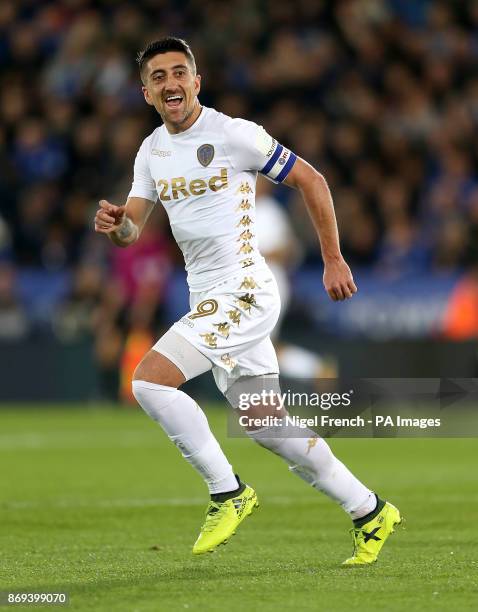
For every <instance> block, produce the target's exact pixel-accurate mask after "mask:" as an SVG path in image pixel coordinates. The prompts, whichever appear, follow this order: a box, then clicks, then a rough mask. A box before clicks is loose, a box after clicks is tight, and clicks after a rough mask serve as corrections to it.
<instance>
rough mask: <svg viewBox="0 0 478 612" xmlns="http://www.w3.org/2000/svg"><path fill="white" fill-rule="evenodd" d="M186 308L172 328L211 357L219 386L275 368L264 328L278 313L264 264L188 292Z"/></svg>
mask: <svg viewBox="0 0 478 612" xmlns="http://www.w3.org/2000/svg"><path fill="white" fill-rule="evenodd" d="M189 302H190V307H191V310H190V312H188V313H187V314H186V315H185V316H184V317H182V318H181V319H180V320H179V321H177V322H176V323H174V325H173V326H172V328H171V330H172V331H174V332H176V333H178V334H180V335H181V336H183V337H184V338H185V339H186V340H187V341H188V342H189V343H190V344H192V345H193V346H194V347H195V348H196V349H197V350H198V351H200V352H201V353H202V354H203V355H204V356H205V357H206V358H207V359H209V361H210V362H211V363H212V372H213V375H214V379H215V381H216V384H217V386H218V388H219V389H220V391H222V393H225V392H226V391H227V389H228V388H229V387H230V386H231V385H232V384H233V383H234V382H235V381H236V380H237V379H238V378H240V377H241V376H259V375H262V374H278V373H279V365H278V363H277V356H276V353H275V349H274V346H273V344H272V342H271V339H270V337H269V334H270V333H271V331H272V330H273V328H274V326H275V324H276V322H277V320H278V318H279V313H280V297H279V291H278V288H277V283H276V280H275V278H274V275H273V274H272V272H271V271H270V269H269V268H268V267H267V266H261V268H259V269H257V268H254V269H253V270H252V271H251V272H248V270H247V268H246V269H245V270H244V273H243V274H241V275H240V276H236V277H234V278H229V279H227V280H225V281H224V282H222V283H219V284H218V285H216V286H215V287H213V288H212V289H209V290H208V291H202V292H193V293H191V294H190V300H189Z"/></svg>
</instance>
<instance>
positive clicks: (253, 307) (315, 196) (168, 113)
mask: <svg viewBox="0 0 478 612" xmlns="http://www.w3.org/2000/svg"><path fill="white" fill-rule="evenodd" d="M138 64H139V70H140V74H141V79H142V83H143V87H142V91H143V94H144V98H145V100H146V102H147V104H149V105H151V106H154V108H155V109H156V111H157V112H158V113H159V114H160V115H161V119H162V120H163V125H162V126H161V127H158V128H156V129H155V130H154V132H153V133H152V134H151V135H150V136H148V137H147V138H146V139H145V140H144V141H143V143H142V144H141V147H140V148H139V151H138V154H137V157H136V161H135V165H134V178H133V185H132V188H131V191H130V193H129V196H128V199H127V202H126V204H125V205H124V206H116V205H114V204H111V203H110V202H108V201H106V200H101V201H100V206H99V209H98V211H97V213H96V217H95V230H96V231H97V232H100V233H103V234H107V235H108V237H109V238H110V239H111V240H112V242H113V243H114V244H115V245H117V246H120V247H127V246H129V245H130V244H133V243H134V242H136V241H137V240H138V238H139V237H140V235H141V231H142V229H143V227H144V225H145V223H146V221H147V219H148V216H149V215H150V213H151V211H152V210H153V208H154V206H155V204H156V201H157V200H158V199H159V200H160V201H161V204H162V205H163V206H164V208H165V209H166V212H167V214H168V217H169V222H170V224H171V229H172V232H173V235H174V237H175V239H176V241H177V243H178V245H179V247H180V248H181V250H182V252H183V255H184V260H185V265H186V270H187V274H188V285H189V289H190V307H191V310H190V311H189V312H188V313H187V314H186V315H185V316H183V317H182V318H181V319H180V320H179V321H177V322H176V323H175V324H174V325H173V326H172V327H171V329H170V330H169V331H167V332H166V333H165V334H164V336H162V337H161V338H160V339H159V340H158V341H157V343H156V344H155V345H154V346H153V347H152V349H151V350H150V351H148V352H147V353H146V355H145V356H144V358H143V359H142V361H141V363H140V364H139V365H138V367H137V369H136V371H135V373H134V376H133V393H134V396H135V397H136V399H137V401H138V402H139V403H140V404H141V406H142V408H143V409H144V410H145V412H147V413H148V414H149V415H150V416H151V417H152V418H153V419H154V420H155V421H157V422H158V423H159V424H160V425H161V427H162V428H163V429H164V431H165V432H166V434H167V435H168V437H169V438H170V439H171V440H172V442H174V444H175V445H176V446H177V447H178V449H179V450H180V452H181V453H182V455H183V457H184V458H185V459H186V461H188V462H189V463H190V464H191V465H192V466H193V467H194V468H195V469H196V470H197V471H198V472H199V474H200V475H201V476H202V478H203V479H204V481H205V483H206V484H207V486H208V489H209V493H210V496H211V501H210V503H209V505H208V508H207V511H206V519H205V522H204V525H203V526H202V528H201V531H200V534H199V537H198V539H197V541H196V543H195V544H194V547H193V553H194V554H201V553H205V552H209V551H213V550H214V549H215V548H216V547H217V546H218V545H219V544H223V543H225V542H226V541H227V540H228V538H229V537H230V536H231V535H232V534H233V533H235V530H236V528H237V527H238V525H239V524H240V523H241V522H242V521H243V520H244V519H245V518H246V517H247V516H248V515H250V514H251V512H252V511H253V509H254V508H255V507H257V506H258V501H257V495H256V492H255V491H254V489H253V488H252V487H250V486H249V485H246V484H244V483H243V482H241V480H240V478H239V477H238V476H237V475H235V474H234V471H233V469H232V467H231V465H230V464H229V462H228V460H227V458H226V456H225V455H224V453H223V451H222V449H221V447H220V446H219V444H218V442H217V440H216V438H215V437H214V435H213V433H212V432H211V430H210V428H209V424H208V421H207V419H206V416H205V415H204V413H203V411H202V410H201V408H200V407H199V406H198V405H197V404H196V402H195V401H194V400H193V399H192V398H191V397H189V396H188V395H187V394H186V393H184V392H183V391H180V390H179V387H180V386H181V385H182V384H183V383H184V382H185V381H186V380H190V379H191V378H194V377H195V376H199V375H200V374H202V373H204V372H206V371H208V370H210V369H212V371H213V374H214V378H215V381H216V384H217V386H218V388H219V389H220V390H221V391H222V392H223V394H224V395H225V397H226V398H227V399H228V401H229V402H230V403H231V404H232V406H233V407H234V408H237V406H238V402H237V392H236V391H235V389H236V390H237V385H240V388H241V390H242V391H244V389H248V388H250V389H251V390H257V388H258V385H259V386H261V385H262V384H270V381H271V380H272V381H274V380H275V381H276V383H275V388H276V389H277V391H278V390H279V387H278V383H277V377H278V371H279V369H278V365H277V358H276V355H275V352H274V348H273V346H272V343H271V340H270V338H269V334H270V332H271V330H272V329H273V327H274V325H275V323H276V321H277V318H278V314H279V310H280V300H279V297H278V291H277V285H276V282H275V279H274V277H273V275H272V273H271V271H270V269H269V268H268V267H267V265H266V263H265V261H264V259H263V257H262V256H261V254H260V253H259V252H258V249H257V241H256V236H255V232H254V195H255V182H256V177H257V172H260V173H261V174H263V175H264V176H266V177H267V178H269V179H271V180H272V181H274V182H276V183H285V184H286V185H289V186H290V187H292V188H295V189H298V190H299V191H300V193H301V195H302V197H303V200H304V202H305V205H306V207H307V209H308V212H309V214H310V216H311V218H312V222H313V224H314V226H315V228H316V230H317V233H318V236H319V239H320V245H321V250H322V256H323V260H324V266H325V269H324V277H323V281H324V286H325V289H326V291H327V292H328V294H329V296H330V298H331V299H332V300H334V301H337V300H345V299H348V298H351V297H352V296H353V294H354V293H355V292H356V291H357V288H356V286H355V284H354V281H353V278H352V274H351V271H350V269H349V267H348V265H347V263H346V262H345V261H344V259H343V257H342V255H341V253H340V247H339V239H338V232H337V225H336V220H335V214H334V209H333V204H332V199H331V195H330V192H329V189H328V187H327V183H326V181H325V179H324V177H323V176H322V175H321V174H320V173H319V172H317V171H316V170H315V169H314V168H312V167H311V166H310V165H309V164H307V163H306V162H305V161H304V160H302V159H300V158H299V157H297V156H296V155H295V154H294V153H293V152H292V151H289V150H288V149H287V148H286V147H284V146H282V145H281V144H279V143H278V142H277V141H276V140H275V139H274V138H273V137H272V136H270V135H269V134H268V133H267V132H266V131H265V130H264V129H263V128H262V127H260V126H258V125H256V124H255V123H252V122H250V121H246V120H244V119H232V118H231V117H228V116H226V115H223V114H222V113H220V112H218V111H216V110H214V109H212V108H206V107H204V106H202V105H201V104H200V102H199V100H198V94H199V91H200V86H201V77H200V76H199V75H198V74H197V72H196V64H195V60H194V56H193V54H192V52H191V49H190V48H189V46H188V45H187V43H186V42H184V41H183V40H180V39H177V38H173V37H168V38H164V39H162V40H158V41H155V42H152V43H150V44H149V45H148V46H147V47H146V49H145V50H144V51H142V52H141V53H140V54H139V56H138ZM270 231H271V232H273V231H274V228H273V227H271V228H270ZM266 378H267V380H268V381H269V382H268V383H265V382H263V381H265V380H266ZM247 414H248V416H249V417H251V419H252V418H255V417H265V416H267V415H271V416H277V415H278V414H279V416H281V414H280V413H277V411H276V407H275V406H268V405H260V406H251V407H249V410H248V411H247ZM282 414H283V413H282ZM247 433H248V435H249V436H250V437H251V438H252V439H253V440H255V441H256V442H257V443H259V444H260V445H261V446H263V447H265V448H267V449H269V450H271V451H272V452H273V453H276V454H277V455H280V456H281V457H282V458H283V459H284V460H285V461H286V462H287V464H288V465H289V468H290V470H291V471H292V472H293V473H295V474H297V476H299V477H300V478H302V479H303V480H305V481H306V482H307V483H309V484H311V485H312V486H313V487H315V488H316V489H318V490H319V491H322V492H323V493H325V494H326V495H327V496H328V497H330V498H331V499H332V500H334V501H335V502H337V503H338V504H340V505H341V506H342V508H343V509H344V510H345V511H346V512H347V513H348V514H349V516H350V517H351V519H352V520H353V524H354V526H353V529H352V533H353V538H354V553H353V555H352V557H351V558H350V559H347V560H346V561H345V562H344V563H345V564H347V565H363V564H368V563H372V562H374V561H376V559H377V556H378V553H379V552H380V549H381V547H382V545H383V544H384V542H385V540H386V539H387V538H388V536H389V535H390V533H392V532H393V528H394V526H395V525H396V524H398V523H399V522H400V521H401V518H400V513H399V511H398V510H397V509H396V508H395V507H394V506H392V505H391V504H390V503H388V502H385V501H382V500H381V499H379V498H378V496H376V495H375V493H374V492H372V491H371V490H370V489H368V488H367V487H366V486H365V485H363V484H362V483H361V482H360V481H359V480H358V479H357V478H356V477H355V476H354V475H353V474H352V473H351V472H350V471H349V470H348V469H347V468H346V467H345V465H343V463H341V462H340V461H339V460H338V459H337V458H336V457H335V456H334V455H333V454H332V451H331V450H330V448H329V446H328V445H327V443H326V442H325V441H324V440H323V439H321V438H319V437H317V435H316V434H315V433H314V432H313V431H308V432H306V434H305V435H306V436H308V437H299V436H298V435H295V436H294V435H293V434H294V431H291V432H288V433H287V434H286V435H283V434H284V432H277V431H276V430H275V429H274V427H262V428H260V429H255V428H253V427H251V428H250V429H248V432H247ZM300 436H304V431H303V430H301V433H300Z"/></svg>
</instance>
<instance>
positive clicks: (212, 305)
mask: <svg viewBox="0 0 478 612" xmlns="http://www.w3.org/2000/svg"><path fill="white" fill-rule="evenodd" d="M217 309H218V305H217V302H216V300H203V301H202V302H199V304H198V305H197V306H196V312H193V314H190V315H189V317H188V319H198V318H199V317H207V316H209V315H213V314H214V313H215V312H217Z"/></svg>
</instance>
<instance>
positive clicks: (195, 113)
mask: <svg viewBox="0 0 478 612" xmlns="http://www.w3.org/2000/svg"><path fill="white" fill-rule="evenodd" d="M201 111H202V106H201V105H200V104H199V100H198V99H197V98H196V103H195V104H194V108H193V110H192V113H191V114H190V115H189V117H187V118H186V120H185V121H183V122H182V123H180V124H177V123H170V122H168V121H165V122H164V125H165V126H166V129H167V130H168V132H169V133H170V134H180V133H181V132H185V131H186V130H189V128H190V127H191V126H192V125H194V123H195V122H196V121H197V120H198V118H199V115H200V114H201Z"/></svg>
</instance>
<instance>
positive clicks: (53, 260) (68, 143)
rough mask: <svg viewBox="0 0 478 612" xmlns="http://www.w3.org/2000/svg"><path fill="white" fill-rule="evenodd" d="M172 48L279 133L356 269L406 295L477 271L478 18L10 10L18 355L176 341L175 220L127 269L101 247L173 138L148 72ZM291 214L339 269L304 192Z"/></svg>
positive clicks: (72, 6)
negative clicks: (28, 339)
mask: <svg viewBox="0 0 478 612" xmlns="http://www.w3.org/2000/svg"><path fill="white" fill-rule="evenodd" d="M168 34H173V35H178V36H181V37H184V38H185V39H186V40H188V41H189V43H190V45H191V47H192V49H193V52H194V53H195V55H196V62H197V65H198V71H199V72H200V73H201V74H202V76H203V90H202V93H201V101H202V103H203V104H205V105H208V106H214V107H216V108H218V109H219V110H221V111H223V112H225V113H227V114H230V115H232V116H241V117H244V118H248V119H252V120H254V121H256V122H258V123H260V124H262V125H264V126H265V127H266V129H267V130H268V131H269V132H270V133H271V134H273V135H274V136H275V137H276V138H277V139H278V140H280V141H281V142H283V143H284V144H286V145H288V146H289V147H290V148H292V149H293V150H294V151H295V152H296V153H298V154H300V155H301V156H303V157H304V158H305V159H307V160H308V161H309V162H310V163H312V164H313V165H314V166H316V167H317V168H318V169H319V170H320V171H321V172H322V173H323V174H324V175H325V176H326V178H327V179H328V182H329V184H330V186H331V189H332V192H333V195H334V199H335V205H336V211H337V217H338V221H339V225H340V231H341V240H342V248H343V252H344V255H345V256H346V257H347V258H348V260H349V261H350V263H351V265H352V266H354V267H356V268H357V267H366V268H367V269H369V270H370V271H372V272H373V273H375V274H377V275H378V276H386V277H389V278H393V277H403V276H406V275H411V274H424V275H425V274H442V273H445V272H449V271H453V270H457V269H459V268H460V267H462V266H463V265H465V264H466V263H467V261H468V260H469V258H470V252H471V251H470V248H469V245H470V236H472V235H473V233H474V231H475V227H476V226H477V225H478V182H477V174H478V172H477V162H478V159H477V152H478V149H477V146H476V142H478V138H477V136H478V134H477V126H478V72H477V70H476V68H477V65H478V62H477V60H478V3H477V2H467V3H466V2H452V1H448V2H444V1H440V0H433V1H431V0H337V1H334V2H327V1H325V0H315V1H314V2H311V1H310V0H295V2H289V1H288V0H229V1H228V2H224V1H221V0H190V1H181V0H136V2H134V3H133V2H126V1H125V2H120V1H118V2H117V1H114V0H103V1H93V0H53V1H48V0H16V1H14V0H2V2H1V3H0V159H1V164H0V201H1V209H0V266H1V269H0V279H1V280H0V329H1V335H2V336H3V337H19V336H21V335H22V334H24V333H27V331H28V329H29V328H31V325H32V321H33V322H34V323H35V325H36V327H42V325H44V326H45V325H46V326H50V325H53V328H54V329H55V331H56V333H58V334H59V335H60V336H63V337H73V336H75V335H76V334H81V333H83V332H91V331H94V332H95V333H94V335H95V337H96V338H97V342H98V349H97V350H98V355H99V358H100V359H104V360H105V361H108V359H111V355H117V351H118V347H119V346H120V345H122V343H123V340H124V332H125V330H130V329H132V328H134V329H136V328H137V329H138V330H144V329H151V328H152V326H154V327H155V330H156V332H155V333H157V329H158V327H160V326H161V323H162V308H163V306H164V303H165V301H167V299H168V295H169V294H168V287H169V281H170V278H171V275H173V274H174V270H175V269H177V267H178V266H181V258H180V256H179V255H178V251H177V249H176V247H175V245H174V244H173V242H172V240H171V236H170V233H169V229H168V227H167V224H166V223H165V220H164V217H163V216H162V215H161V213H158V214H157V215H156V216H155V217H153V218H152V219H151V220H150V222H149V226H148V230H147V232H146V234H145V237H144V239H143V240H142V241H141V243H140V244H139V245H137V246H135V247H134V248H133V249H131V250H130V249H128V250H127V251H121V250H119V249H112V248H111V247H110V245H109V243H108V241H107V240H105V238H104V237H103V236H96V235H95V234H94V233H93V231H92V219H93V216H94V211H95V209H96V204H97V201H98V200H99V199H100V198H108V199H109V200H110V201H113V202H117V203H123V201H124V198H125V196H126V195H127V193H128V190H129V186H130V183H131V177H132V165H133V160H134V156H135V154H136V152H137V149H138V147H139V144H140V143H141V141H142V139H143V138H144V137H145V136H146V135H147V134H148V133H150V132H151V131H152V129H154V127H155V126H156V125H158V122H159V117H158V116H157V115H156V114H155V112H154V110H152V109H151V108H149V107H147V106H146V105H145V103H144V100H143V97H142V93H141V89H140V82H139V78H138V74H137V69H136V66H135V56H136V53H137V51H138V50H140V49H141V48H142V47H144V45H145V44H146V43H147V42H149V41H151V40H153V39H155V38H158V37H161V36H163V35H168ZM274 197H275V198H276V199H277V201H278V202H279V203H280V205H281V206H282V207H283V209H284V210H285V211H287V213H288V215H289V217H288V218H289V222H290V223H291V225H292V226H293V229H294V232H295V234H296V235H297V237H298V240H299V242H300V243H301V249H302V251H303V259H302V264H301V265H302V266H313V265H320V251H319V247H318V242H317V239H316V236H315V235H314V233H313V231H312V229H311V225H310V224H309V223H308V221H307V217H306V214H305V212H304V210H303V205H302V203H301V201H300V200H299V198H298V197H297V196H296V194H295V193H294V192H291V191H289V190H287V189H285V188H278V189H277V190H276V191H275V192H274ZM53 313H54V314H55V316H54V317H53V319H54V320H53V323H52V314H53ZM30 331H31V330H30ZM103 336H104V337H105V338H107V341H105V342H104V343H102V342H101V338H102V337H103Z"/></svg>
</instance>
